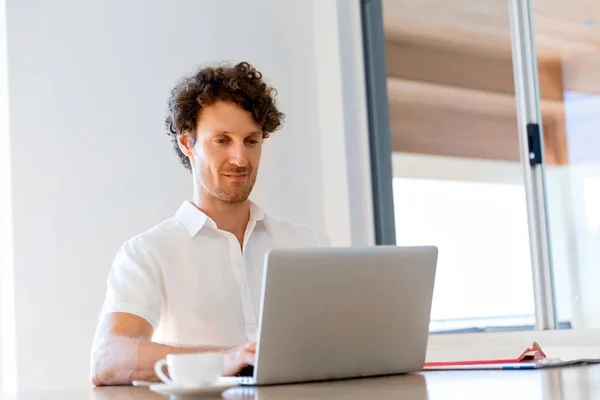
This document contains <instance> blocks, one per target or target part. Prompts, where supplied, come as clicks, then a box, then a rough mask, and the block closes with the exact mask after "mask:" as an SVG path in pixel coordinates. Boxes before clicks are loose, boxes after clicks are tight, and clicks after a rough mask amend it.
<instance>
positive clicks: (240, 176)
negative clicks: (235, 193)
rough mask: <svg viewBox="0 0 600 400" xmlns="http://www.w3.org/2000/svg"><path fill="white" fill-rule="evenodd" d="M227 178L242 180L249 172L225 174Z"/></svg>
mask: <svg viewBox="0 0 600 400" xmlns="http://www.w3.org/2000/svg"><path fill="white" fill-rule="evenodd" d="M224 175H225V176H226V177H227V178H229V179H232V180H235V181H241V180H244V179H246V177H247V176H248V174H238V173H236V174H224Z"/></svg>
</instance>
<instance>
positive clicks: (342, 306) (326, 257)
mask: <svg viewBox="0 0 600 400" xmlns="http://www.w3.org/2000/svg"><path fill="white" fill-rule="evenodd" d="M437 254H438V251H437V248H435V247H433V246H420V247H398V246H375V247H368V248H319V249H299V250H290V249H276V250H272V251H271V252H269V253H268V254H267V256H266V262H265V273H264V277H263V289H262V300H261V307H260V315H259V332H258V342H257V359H256V367H255V370H254V379H253V383H254V384H275V383H289V382H302V381H314V380H329V379H339V378H350V377H360V376H376V375H387V374H398V373H407V372H415V371H419V370H421V369H422V367H423V365H424V362H425V354H426V349H427V340H428V335H429V320H430V313H431V302H432V296H433V287H434V279H435V270H436V264H437Z"/></svg>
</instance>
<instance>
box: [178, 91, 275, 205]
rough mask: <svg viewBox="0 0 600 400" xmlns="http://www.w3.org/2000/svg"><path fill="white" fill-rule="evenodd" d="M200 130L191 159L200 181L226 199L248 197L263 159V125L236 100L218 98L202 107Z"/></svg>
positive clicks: (239, 200)
mask: <svg viewBox="0 0 600 400" xmlns="http://www.w3.org/2000/svg"><path fill="white" fill-rule="evenodd" d="M196 132H197V134H196V143H195V144H194V146H193V148H191V157H190V162H191V165H192V169H193V171H194V175H195V176H196V178H197V179H198V181H199V183H200V185H201V186H202V187H203V188H204V190H205V191H206V192H207V193H209V194H210V195H211V196H213V197H214V198H216V199H218V200H220V201H222V202H225V203H241V202H244V201H246V200H247V199H248V196H249V195H250V192H251V191H252V188H253V187H254V183H255V182H256V175H257V173H258V165H259V163H260V156H261V150H262V142H263V137H262V129H261V127H260V125H259V124H258V123H257V122H256V121H255V120H254V117H253V116H252V114H251V113H250V112H248V111H246V110H244V109H243V108H241V107H239V106H238V105H236V104H235V103H231V102H225V101H218V102H216V103H214V104H213V105H211V106H209V107H205V108H203V109H202V111H201V112H200V117H199V119H198V124H197V125H196ZM184 153H185V151H184ZM186 155H187V154H186ZM188 157H189V155H188Z"/></svg>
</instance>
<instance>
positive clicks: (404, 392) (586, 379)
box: [0, 365, 600, 400]
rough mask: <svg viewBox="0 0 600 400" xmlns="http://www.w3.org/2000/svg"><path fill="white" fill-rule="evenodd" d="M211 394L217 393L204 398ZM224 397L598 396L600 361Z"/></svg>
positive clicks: (137, 390)
mask: <svg viewBox="0 0 600 400" xmlns="http://www.w3.org/2000/svg"><path fill="white" fill-rule="evenodd" d="M166 398H167V397H165V396H163V395H159V394H157V393H154V392H151V391H150V390H149V389H148V388H144V387H130V386H123V387H102V388H89V389H72V390H61V391H46V392H29V393H19V394H16V395H6V396H0V399H3V400H5V399H6V400H83V399H86V400H87V399H90V400H138V399H144V400H145V399H149V400H154V399H155V400H160V399H166ZM202 398H203V399H209V398H214V397H211V396H209V397H206V396H204V397H202ZM217 398H225V399H252V400H259V399H260V400H272V399H294V400H303V399H313V400H319V399H336V400H337V399H403V400H426V399H427V400H431V399H433V400H436V399H464V400H467V399H478V400H479V399H528V400H537V399H569V400H571V399H573V400H588V399H600V365H590V366H575V367H566V368H553V369H545V370H522V371H443V372H426V373H420V374H409V375H398V376H389V377H380V378H368V379H351V380H343V381H331V382H320V383H306V384H290V385H278V386H268V387H258V388H250V387H246V388H234V389H229V390H228V391H225V392H224V393H222V396H221V397H217Z"/></svg>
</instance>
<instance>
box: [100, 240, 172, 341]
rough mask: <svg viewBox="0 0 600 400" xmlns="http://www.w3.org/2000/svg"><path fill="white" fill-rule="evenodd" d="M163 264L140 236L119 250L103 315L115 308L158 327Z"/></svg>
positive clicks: (161, 301) (108, 282)
mask: <svg viewBox="0 0 600 400" xmlns="http://www.w3.org/2000/svg"><path fill="white" fill-rule="evenodd" d="M162 287H163V285H162V274H161V270H160V264H159V263H158V261H157V260H156V259H155V258H154V257H153V256H152V253H151V251H150V249H146V248H144V246H142V243H140V242H139V241H137V240H130V241H128V242H126V243H125V244H124V245H123V246H122V247H121V248H120V249H119V251H118V252H117V254H116V256H115V259H114V261H113V264H112V266H111V269H110V272H109V274H108V279H107V291H106V297H105V300H104V305H103V306H102V311H101V313H100V318H103V317H104V316H105V315H107V314H109V313H113V312H124V313H129V314H134V315H137V316H138V317H141V318H143V319H145V320H146V321H148V322H149V323H150V325H152V327H153V328H154V330H156V329H157V327H158V324H159V322H160V316H161V310H162V306H163V295H162Z"/></svg>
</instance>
